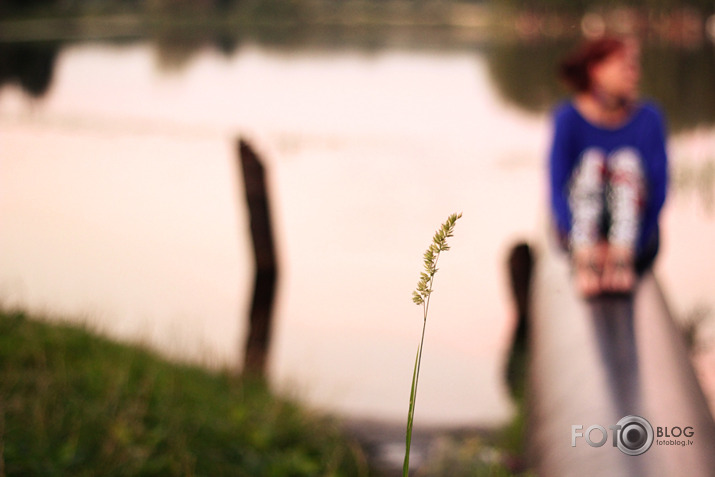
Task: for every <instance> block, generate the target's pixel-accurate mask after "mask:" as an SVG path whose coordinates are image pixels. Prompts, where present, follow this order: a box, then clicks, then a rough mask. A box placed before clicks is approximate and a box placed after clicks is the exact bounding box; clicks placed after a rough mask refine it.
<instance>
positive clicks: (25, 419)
mask: <svg viewBox="0 0 715 477" xmlns="http://www.w3.org/2000/svg"><path fill="white" fill-rule="evenodd" d="M366 474H367V469H366V465H365V462H364V459H363V457H362V454H361V453H360V451H359V449H358V448H357V447H356V446H355V445H354V444H352V443H351V442H350V441H348V440H347V439H346V438H345V437H344V436H343V435H342V434H341V433H340V431H339V430H338V428H337V426H336V425H335V423H333V422H331V421H329V420H327V419H325V418H322V417H319V416H314V415H311V414H310V413H308V412H306V411H305V410H302V409H300V408H299V407H298V406H296V405H295V404H293V403H290V402H288V401H286V400H283V399H278V398H276V397H275V396H273V395H271V393H270V392H269V390H268V389H267V388H266V386H265V384H263V383H262V382H259V381H252V380H247V379H242V378H238V377H235V376H231V375H230V374H229V373H214V372H208V371H205V370H203V369H200V368H197V367H192V366H188V365H179V364H174V363H170V362H167V361H165V360H163V359H161V358H159V357H157V356H156V355H154V354H152V353H151V352H149V351H147V350H143V349H139V348H136V347H131V346H127V345H122V344H118V343H115V342H113V341H110V340H108V339H105V338H100V337H97V336H95V335H93V334H91V333H89V332H87V331H86V330H83V329H81V328H78V327H75V326H69V325H63V324H59V325H58V324H51V323H48V322H43V321H37V320H34V319H32V318H31V317H26V316H25V315H24V314H23V313H20V312H7V311H5V312H0V477H2V476H5V475H7V476H13V475H23V476H25V475H42V476H55V475H75V476H83V475H103V476H112V475H122V476H128V475H146V476H149V475H157V476H159V475H161V476H171V475H182V476H192V475H205V476H212V477H213V476H221V475H230V476H288V475H290V476H300V475H305V476H316V475H334V476H338V475H346V476H347V475H366Z"/></svg>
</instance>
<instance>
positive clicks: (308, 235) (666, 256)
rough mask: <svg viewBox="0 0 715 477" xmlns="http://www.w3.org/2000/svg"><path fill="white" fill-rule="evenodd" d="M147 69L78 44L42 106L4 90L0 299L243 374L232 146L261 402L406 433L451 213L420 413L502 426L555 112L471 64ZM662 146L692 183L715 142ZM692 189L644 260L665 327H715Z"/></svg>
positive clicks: (405, 57) (711, 221) (714, 264)
mask: <svg viewBox="0 0 715 477" xmlns="http://www.w3.org/2000/svg"><path fill="white" fill-rule="evenodd" d="M156 63H157V57H156V54H155V52H154V50H153V49H152V48H151V47H150V46H149V45H142V44H138V45H134V46H124V47H121V48H120V47H112V46H108V45H91V44H83V45H75V46H71V47H67V48H64V49H63V50H62V51H61V53H60V56H59V57H58V60H57V65H56V70H55V73H54V80H53V83H52V87H51V89H50V91H49V93H48V94H47V96H46V97H45V98H43V99H42V100H32V99H29V98H28V97H26V96H25V95H24V94H23V93H22V92H21V91H20V90H19V89H17V88H15V87H12V86H6V87H4V88H3V89H1V90H0V138H2V139H1V140H0V141H1V146H0V151H1V153H0V167H1V170H2V174H1V175H0V217H1V220H2V233H1V234H0V298H2V301H4V302H5V303H8V304H20V305H23V306H25V307H28V308H30V309H32V310H49V311H51V312H52V313H54V314H57V313H60V314H66V315H70V316H74V317H77V319H79V320H86V321H88V322H89V323H91V324H92V326H93V327H96V328H98V329H100V330H102V331H105V332H107V333H109V334H111V335H113V336H118V337H120V338H123V339H131V340H141V341H144V342H147V343H150V344H151V345H153V346H155V347H157V348H158V349H160V350H161V351H162V352H163V353H165V354H167V355H169V356H174V357H179V358H181V359H188V360H192V361H199V362H202V363H207V364H210V365H224V364H228V365H232V366H235V365H240V362H241V359H242V349H243V341H244V339H245V334H246V316H247V312H248V308H249V306H250V294H251V290H252V283H251V280H252V275H253V263H252V257H251V254H250V241H249V236H248V223H247V211H246V210H245V206H244V204H243V199H242V198H243V190H242V186H241V178H240V176H239V169H237V167H236V151H235V149H236V145H235V142H236V139H237V138H238V137H243V138H246V139H248V140H250V141H251V142H252V143H253V144H254V146H255V147H256V149H257V150H258V151H259V152H260V153H261V154H262V155H263V157H264V159H265V161H266V166H267V168H268V173H269V185H270V188H271V197H270V199H271V201H272V204H271V205H272V207H273V211H274V221H275V228H276V231H277V244H278V248H279V255H280V260H281V264H280V265H281V270H280V280H279V289H278V301H277V309H276V317H275V328H274V341H273V348H272V356H271V360H270V372H271V379H272V381H273V382H274V383H275V384H276V386H278V387H279V388H280V389H283V390H285V391H287V392H290V393H294V394H295V395H297V396H299V397H300V398H301V399H303V400H304V401H305V402H307V403H309V404H311V405H314V406H316V407H319V408H321V409H327V410H330V411H335V412H338V413H340V414H343V415H348V416H360V417H371V418H381V419H388V420H394V421H401V420H403V419H404V415H405V413H406V408H407V401H408V398H409V386H410V380H411V371H412V366H413V360H414V353H415V350H416V346H417V342H418V339H419V334H420V331H421V310H420V309H419V308H417V307H416V306H415V305H413V304H412V302H411V300H410V294H411V291H412V289H413V287H414V285H415V283H416V282H417V278H418V274H419V272H420V270H421V255H422V252H423V251H424V249H425V248H426V246H427V245H428V243H429V241H430V239H431V235H432V233H433V231H434V229H435V228H436V227H437V226H438V225H439V224H440V223H441V222H442V221H443V220H444V219H445V218H446V217H447V215H449V214H450V213H451V212H455V211H461V212H463V214H464V216H463V218H462V219H461V220H460V221H459V222H458V225H457V229H456V235H455V237H454V239H453V240H452V246H453V247H452V250H451V251H450V252H449V253H447V254H446V255H445V256H444V257H443V259H441V260H440V272H439V274H438V275H437V281H436V285H435V289H436V292H435V294H434V296H433V298H434V300H433V302H432V308H431V310H430V319H429V322H428V328H427V337H426V344H425V351H424V360H423V371H422V373H423V374H422V375H421V378H420V403H419V405H418V406H417V419H418V420H421V422H435V423H436V422H439V423H460V424H465V423H466V424H468V423H475V424H493V423H498V422H501V421H503V420H505V419H507V418H508V417H509V415H510V412H511V405H510V403H509V400H508V398H507V393H506V391H505V387H504V385H503V383H502V377H501V370H502V366H503V362H504V359H505V353H506V351H507V348H508V341H509V334H510V332H511V330H512V327H513V324H514V323H513V315H514V310H513V309H512V306H511V305H510V302H509V291H508V287H507V278H506V273H505V266H504V263H505V259H506V255H507V253H508V250H509V246H510V245H512V244H513V243H514V242H515V241H517V240H520V239H529V238H531V237H534V236H535V235H536V234H537V233H538V230H539V227H540V226H541V224H542V223H543V221H544V215H545V214H544V197H545V184H544V180H543V179H544V170H543V166H544V156H545V153H546V149H547V146H548V139H549V124H548V118H547V115H546V114H537V113H526V112H523V111H521V110H519V109H517V108H516V107H515V106H511V105H509V104H507V103H506V102H505V101H504V100H502V99H501V97H500V95H499V94H498V93H497V90H496V89H495V87H494V85H493V84H492V82H491V79H490V78H491V77H490V74H489V71H488V65H487V62H486V59H485V57H484V56H483V55H482V54H481V53H479V52H468V53H466V52H463V53H419V52H404V51H390V50H387V51H382V52H374V53H370V54H363V53H356V52H349V51H344V52H330V53H327V52H323V53H315V52H311V51H303V52H300V51H299V52H290V53H286V52H276V51H274V50H270V49H264V48H262V47H259V46H244V47H242V48H240V49H239V50H238V51H237V52H236V53H235V54H234V55H233V56H231V57H230V58H227V57H225V56H220V55H218V54H216V53H213V52H211V51H205V52H203V53H202V54H200V55H197V56H195V57H194V58H193V59H192V60H191V61H190V62H189V64H188V65H186V67H185V69H183V70H182V71H180V72H160V71H159V70H158V69H157V68H156ZM670 147H671V156H672V160H673V167H674V170H676V172H677V171H681V172H682V171H685V172H687V171H695V172H696V174H695V175H697V171H701V170H704V169H703V168H704V167H706V164H708V161H712V158H713V155H715V130H714V129H712V128H705V127H703V128H699V129H696V130H690V131H687V132H683V133H679V134H678V135H677V136H674V137H673V138H672V141H671V145H670ZM685 172H683V174H680V175H679V176H678V177H680V178H681V181H680V183H684V184H686V185H685V186H682V187H679V188H674V190H673V194H672V195H671V197H670V199H669V202H668V204H667V206H666V210H665V212H664V217H663V224H664V247H663V254H662V256H661V257H660V259H659V261H658V263H657V272H659V274H660V276H661V277H662V281H663V283H664V286H665V288H666V291H667V293H668V295H669V298H670V300H671V305H672V307H673V310H674V312H675V313H676V315H678V316H681V317H686V316H688V315H689V314H692V313H693V312H694V310H697V309H699V308H701V309H704V310H715V297H714V295H713V293H712V291H713V283H714V282H715V252H713V248H712V244H713V243H715V216H714V215H713V212H712V210H710V209H709V208H708V206H707V202H706V201H704V200H703V194H702V193H700V192H698V191H699V190H701V189H702V188H700V189H699V188H698V187H695V186H688V185H687V183H688V180H687V178H688V177H689V176H687V175H685ZM691 182H692V181H691ZM710 187H712V184H711V185H710ZM705 190H707V185H706V187H705ZM705 195H707V194H705ZM706 331H708V330H706ZM711 331H712V330H711ZM699 362H700V365H701V366H700V367H701V369H702V370H706V369H708V367H709V368H713V367H715V360H713V358H712V355H707V354H706V355H703V357H701V359H700V361H699ZM709 376H711V375H708V376H706V379H705V382H706V385H707V386H709V387H710V389H711V390H713V389H715V383H714V382H713V380H712V379H710V377H709ZM713 394H715V393H713Z"/></svg>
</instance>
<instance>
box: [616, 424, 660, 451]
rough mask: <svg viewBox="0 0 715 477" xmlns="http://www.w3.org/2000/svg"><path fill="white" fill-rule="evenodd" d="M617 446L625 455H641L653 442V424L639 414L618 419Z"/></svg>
mask: <svg viewBox="0 0 715 477" xmlns="http://www.w3.org/2000/svg"><path fill="white" fill-rule="evenodd" d="M618 425H619V426H621V428H620V430H619V431H618V439H617V445H618V448H619V449H620V450H621V452H623V453H624V454H627V455H641V454H643V453H644V452H645V451H647V450H648V449H650V446H651V445H652V444H653V426H651V425H650V422H648V421H647V420H645V419H644V418H642V417H640V416H626V417H624V418H623V419H621V420H620V421H618Z"/></svg>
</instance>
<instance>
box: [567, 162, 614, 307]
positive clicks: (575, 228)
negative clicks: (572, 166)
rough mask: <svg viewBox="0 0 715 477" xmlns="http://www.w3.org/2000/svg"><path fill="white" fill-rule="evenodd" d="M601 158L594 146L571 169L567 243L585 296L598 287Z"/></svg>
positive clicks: (603, 192) (601, 198)
mask: <svg viewBox="0 0 715 477" xmlns="http://www.w3.org/2000/svg"><path fill="white" fill-rule="evenodd" d="M605 162H606V158H605V155H604V153H603V152H601V151H599V150H597V149H589V150H587V151H585V152H584V154H583V156H582V157H581V161H580V163H579V165H578V167H577V168H576V170H575V171H574V174H573V177H572V179H571V184H570V189H569V208H570V209H571V235H570V237H569V242H570V243H569V246H570V248H571V255H572V259H573V262H574V270H575V279H576V287H577V288H578V290H579V291H580V292H581V294H583V295H585V296H593V295H596V294H598V293H599V292H600V291H601V285H600V281H601V267H602V262H603V260H602V255H603V254H602V253H601V247H600V246H599V241H600V237H601V222H602V219H603V213H604V195H605V189H604V187H605V185H604V175H605Z"/></svg>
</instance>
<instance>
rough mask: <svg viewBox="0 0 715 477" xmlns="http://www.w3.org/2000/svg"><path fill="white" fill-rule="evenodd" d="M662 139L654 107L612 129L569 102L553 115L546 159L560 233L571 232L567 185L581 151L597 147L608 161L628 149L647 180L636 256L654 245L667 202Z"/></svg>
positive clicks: (642, 106)
mask: <svg viewBox="0 0 715 477" xmlns="http://www.w3.org/2000/svg"><path fill="white" fill-rule="evenodd" d="M665 140H666V133H665V126H664V121H663V116H662V114H661V113H660V111H659V110H658V108H657V107H656V106H655V105H654V104H653V103H650V102H644V103H641V104H639V105H638V106H637V107H636V109H635V111H634V113H633V115H632V116H631V118H630V119H629V120H628V121H627V122H626V123H625V124H623V125H622V126H620V127H618V128H615V129H608V128H604V127H600V126H596V125H594V124H592V123H590V122H588V121H587V120H586V119H585V118H584V117H583V116H581V113H579V112H578V110H577V109H576V108H575V106H574V105H573V103H572V102H570V101H568V102H564V103H562V104H560V105H559V106H558V107H557V108H556V110H555V111H554V136H553V143H552V146H551V154H550V157H549V179H550V191H551V211H552V215H553V218H554V222H555V224H556V227H557V229H558V232H559V234H560V235H561V236H562V237H563V236H568V234H569V232H570V230H571V211H570V209H569V205H568V186H569V181H570V180H571V175H572V174H573V171H574V168H575V167H576V165H577V164H578V162H579V160H580V158H581V155H582V154H583V152H584V150H586V149H588V148H593V147H596V148H599V149H600V150H602V151H603V152H604V153H605V154H606V155H607V156H608V155H610V153H611V152H613V151H614V150H616V149H620V148H623V147H631V148H634V149H635V150H636V151H638V153H639V155H640V157H641V160H642V162H643V172H644V175H645V181H646V202H645V208H644V210H643V216H642V222H641V224H640V235H639V237H638V242H637V244H636V254H638V253H639V252H642V251H643V250H644V248H645V247H646V246H647V245H649V244H651V243H653V242H652V241H653V240H656V241H657V239H658V215H659V214H660V210H661V209H662V207H663V203H664V202H665V194H666V188H667V184H668V164H667V156H666V146H665ZM656 243H657V242H656Z"/></svg>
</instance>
